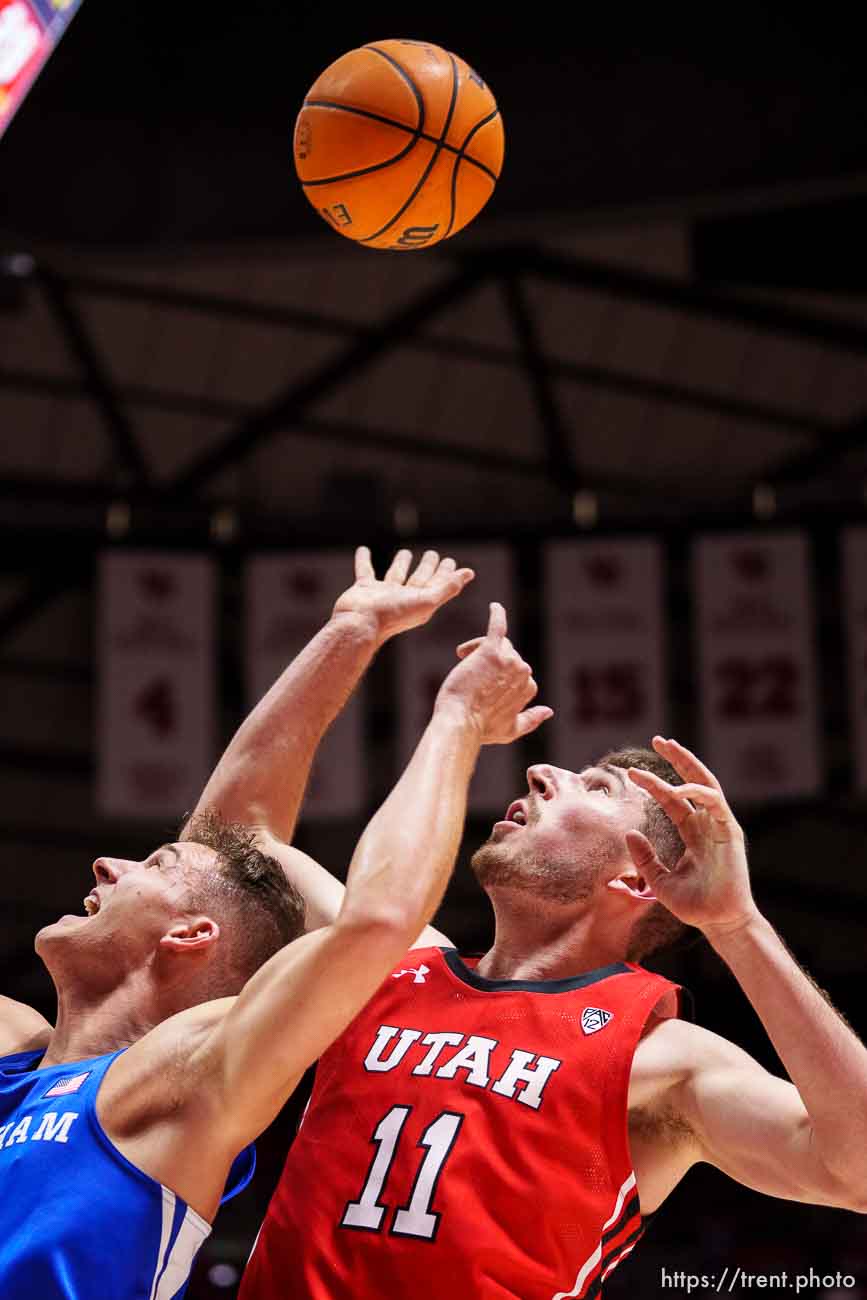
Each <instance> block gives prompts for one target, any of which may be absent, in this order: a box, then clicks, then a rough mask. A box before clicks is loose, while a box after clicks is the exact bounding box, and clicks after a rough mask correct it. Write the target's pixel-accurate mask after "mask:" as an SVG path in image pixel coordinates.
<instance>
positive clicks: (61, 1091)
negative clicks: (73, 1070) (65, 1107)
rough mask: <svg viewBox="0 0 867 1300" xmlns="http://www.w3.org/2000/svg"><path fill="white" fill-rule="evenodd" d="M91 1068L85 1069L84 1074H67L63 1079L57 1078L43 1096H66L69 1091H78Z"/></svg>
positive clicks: (88, 1075) (90, 1072) (89, 1074)
mask: <svg viewBox="0 0 867 1300" xmlns="http://www.w3.org/2000/svg"><path fill="white" fill-rule="evenodd" d="M92 1073H93V1071H92V1070H85V1072H84V1074H68V1075H67V1076H66V1078H65V1079H58V1080H57V1083H55V1084H52V1086H51V1087H50V1088H49V1089H48V1091H47V1092H44V1093H43V1094H42V1095H43V1097H68V1096H69V1094H70V1093H71V1092H78V1090H79V1088H80V1087H81V1085H82V1084H83V1083H84V1081H85V1079H89V1078H90V1076H91V1074H92Z"/></svg>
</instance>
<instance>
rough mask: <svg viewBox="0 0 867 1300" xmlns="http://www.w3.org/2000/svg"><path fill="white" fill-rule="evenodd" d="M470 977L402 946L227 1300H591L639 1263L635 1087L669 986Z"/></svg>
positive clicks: (635, 971)
mask: <svg viewBox="0 0 867 1300" xmlns="http://www.w3.org/2000/svg"><path fill="white" fill-rule="evenodd" d="M476 960H477V959H476ZM474 966H475V960H474V959H466V960H462V959H461V958H460V957H459V956H458V954H457V952H456V951H455V950H454V949H440V948H424V949H416V950H414V951H413V952H411V953H409V954H408V955H407V957H406V959H405V962H404V964H403V965H402V966H401V967H400V968H398V969H397V970H395V971H394V972H393V973H392V975H391V976H390V977H389V978H388V979H387V980H386V981H385V984H384V985H383V986H382V987H381V988H380V989H379V990H378V992H377V993H375V994H374V996H373V997H372V998H371V1000H370V1002H369V1003H368V1004H367V1006H366V1007H365V1008H364V1010H363V1011H362V1012H361V1013H360V1015H358V1016H357V1017H356V1019H355V1020H354V1021H353V1022H352V1024H351V1025H350V1026H349V1028H348V1029H347V1030H346V1032H345V1033H344V1034H343V1035H342V1036H341V1037H340V1038H339V1039H338V1040H337V1042H336V1043H334V1045H333V1046H332V1047H331V1048H329V1050H328V1051H327V1052H326V1053H325V1054H324V1056H323V1057H322V1059H321V1061H320V1062H319V1066H318V1069H317V1072H316V1082H315V1084H314V1088H313V1094H312V1096H311V1098H310V1104H309V1106H308V1109H307V1112H306V1114H305V1116H304V1120H303V1122H302V1124H301V1128H300V1131H299V1133H298V1136H297V1138H296V1140H295V1143H294V1145H293V1147H292V1150H291V1151H290V1153H289V1157H288V1159H287V1161H286V1166H285V1169H284V1170H283V1174H282V1177H281V1180H280V1183H279V1185H278V1187H277V1190H276V1191H275V1193H274V1196H273V1199H272V1201H271V1204H270V1206H269V1208H268V1213H267V1215H266V1218H265V1222H264V1224H263V1226H262V1231H261V1232H260V1234H259V1237H258V1239H257V1242H256V1245H255V1247H254V1250H253V1254H252V1256H251V1258H250V1262H249V1264H248V1266H247V1272H246V1274H245V1276H244V1280H243V1283H242V1285H241V1290H240V1300H301V1298H302V1297H310V1298H311V1300H368V1298H370V1300H373V1297H376V1300H392V1298H393V1300H398V1298H400V1300H405V1298H406V1297H412V1300H443V1297H450V1298H452V1300H471V1298H472V1300H507V1298H512V1300H566V1297H584V1298H585V1300H591V1298H592V1297H594V1296H596V1295H598V1293H599V1291H600V1290H601V1286H602V1282H603V1280H604V1278H605V1276H606V1274H607V1273H609V1272H610V1271H611V1270H612V1269H613V1268H614V1267H615V1265H616V1264H618V1263H619V1262H620V1260H621V1259H623V1258H624V1256H625V1255H627V1254H628V1253H629V1251H630V1250H632V1248H633V1246H634V1245H635V1243H636V1241H637V1239H638V1237H639V1236H640V1235H641V1232H642V1220H641V1214H640V1209H639V1203H638V1195H637V1192H636V1186H635V1175H634V1173H633V1170H632V1163H631V1160H630V1155H629V1143H628V1138H627V1127H626V1126H627V1089H628V1086H629V1072H630V1067H631V1064H632V1057H633V1053H634V1051H635V1048H636V1045H637V1043H638V1040H639V1038H640V1036H641V1032H642V1030H643V1028H644V1026H645V1024H646V1022H647V1019H648V1016H649V1015H650V1013H651V1012H652V1011H653V1010H654V1009H655V1010H657V1012H659V1013H661V1014H664V1015H671V1014H676V1013H677V1006H678V996H677V994H678V989H677V986H676V985H674V984H671V983H670V982H669V981H668V980H666V979H663V978H662V977H661V976H659V975H653V974H651V973H650V972H649V971H645V970H642V968H641V967H640V966H635V965H632V964H631V963H627V962H619V963H617V964H615V965H612V966H605V967H603V968H601V969H599V970H594V971H589V972H588V973H587V974H584V975H579V976H577V977H575V978H574V979H565V980H553V981H536V982H529V981H524V980H487V979H483V978H482V977H481V976H479V975H477V974H476V973H475V971H474Z"/></svg>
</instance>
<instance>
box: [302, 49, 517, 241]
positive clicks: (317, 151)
mask: <svg viewBox="0 0 867 1300" xmlns="http://www.w3.org/2000/svg"><path fill="white" fill-rule="evenodd" d="M294 148H295V169H296V171H297V172H298V179H299V180H300V181H301V184H302V185H303V187H304V193H305V194H306V195H307V197H308V199H309V200H310V202H311V203H312V204H313V206H314V208H316V210H317V212H319V213H320V214H321V215H322V217H323V218H324V219H325V220H326V221H327V222H328V224H329V225H331V226H333V227H334V229H335V230H339V231H340V233H341V235H346V237H347V238H348V239H354V240H356V241H357V242H358V243H359V244H363V245H365V246H366V247H367V248H394V249H401V250H406V249H414V248H430V247H431V245H433V244H438V243H439V242H440V240H441V239H448V237H449V236H450V235H454V234H455V233H456V232H457V231H458V230H460V229H461V228H462V227H463V226H465V225H466V224H467V222H468V221H472V219H473V217H474V216H475V215H476V213H477V212H479V211H481V209H482V208H483V207H484V206H485V204H486V203H487V201H488V199H489V198H490V197H491V195H492V194H493V192H494V186H495V185H496V183H497V178H498V177H499V175H500V168H501V167H502V165H503V122H502V119H501V117H500V114H499V111H498V109H497V104H496V101H495V99H494V97H493V95H492V94H491V92H490V90H489V89H488V87H487V86H486V85H485V83H484V82H483V81H482V79H481V77H480V76H479V75H478V73H476V72H474V71H473V69H472V68H471V67H470V66H469V65H468V64H466V63H464V61H463V59H459V58H458V57H457V55H455V54H449V52H448V50H442V49H440V48H439V46H437V45H428V44H426V43H425V42H424V41H376V42H374V43H373V44H371V45H365V46H363V47H362V48H361V49H359V50H350V51H349V53H348V54H344V55H343V57H342V58H339V59H338V60H337V61H336V63H332V64H331V66H330V67H328V68H326V69H325V71H324V72H323V73H322V75H321V77H319V78H317V80H316V81H314V83H313V85H312V86H311V87H310V91H309V93H308V95H307V98H306V99H305V100H304V104H303V105H302V108H301V112H300V113H299V114H298V121H297V122H296V123H295V144H294Z"/></svg>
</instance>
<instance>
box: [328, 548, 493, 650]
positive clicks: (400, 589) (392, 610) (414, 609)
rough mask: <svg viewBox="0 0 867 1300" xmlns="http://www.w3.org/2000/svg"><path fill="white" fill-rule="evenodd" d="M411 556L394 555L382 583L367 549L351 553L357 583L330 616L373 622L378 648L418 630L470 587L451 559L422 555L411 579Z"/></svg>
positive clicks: (466, 574)
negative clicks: (345, 616) (364, 619)
mask: <svg viewBox="0 0 867 1300" xmlns="http://www.w3.org/2000/svg"><path fill="white" fill-rule="evenodd" d="M411 565H412V552H411V551H407V550H401V551H398V552H397V554H396V555H395V557H394V559H393V560H392V562H391V564H390V566H389V568H388V571H387V573H386V574H385V577H383V578H377V576H376V573H375V571H374V568H373V562H372V561H371V558H370V549H369V548H368V547H367V546H359V547H358V549H357V550H356V552H355V582H354V583H353V585H352V586H351V587H350V588H349V589H348V590H347V591H345V592H344V593H343V595H342V596H340V597H339V598H338V600H337V601H336V602H335V605H334V610H333V616H334V615H340V614H357V615H360V616H362V617H364V618H366V619H369V620H370V621H371V624H372V626H373V629H374V632H375V635H376V638H377V641H378V642H379V644H380V645H381V644H382V643H383V642H384V641H387V640H388V639H389V637H392V636H397V634H398V633H399V632H406V631H408V630H409V629H410V628H412V627H420V626H421V624H422V623H427V621H428V619H429V618H431V616H432V615H433V614H434V613H435V612H436V611H437V610H438V609H439V608H440V606H441V605H445V604H446V603H447V602H448V601H450V600H452V599H453V598H454V597H455V596H457V595H459V594H460V592H462V591H463V589H464V587H466V585H467V583H469V582H472V580H473V578H474V577H475V574H474V573H473V571H472V569H459V568H458V567H457V564H456V563H455V561H454V560H453V559H452V558H451V556H446V557H445V558H444V559H440V557H439V555H438V553H437V552H436V551H425V553H424V555H423V556H422V558H421V560H420V561H419V563H418V565H417V566H416V568H415V569H414V570H413V572H412V573H410V568H411Z"/></svg>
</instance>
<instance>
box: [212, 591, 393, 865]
mask: <svg viewBox="0 0 867 1300" xmlns="http://www.w3.org/2000/svg"><path fill="white" fill-rule="evenodd" d="M378 648H379V641H378V639H377V630H376V626H375V623H374V621H373V620H372V619H369V618H365V617H364V616H363V615H358V614H338V615H336V616H334V617H332V618H331V619H330V620H329V621H328V623H326V624H325V626H324V627H323V628H322V629H321V631H319V632H318V633H317V634H316V636H315V637H314V638H313V640H312V641H310V643H309V644H308V645H307V646H305V648H304V649H303V650H302V651H301V653H300V654H299V655H298V656H297V657H296V658H295V659H293V661H292V663H291V664H290V665H289V667H288V668H287V669H286V670H285V672H283V673H282V675H281V676H280V677H279V678H278V679H277V681H276V682H275V683H274V685H273V686H272V687H271V689H270V690H269V691H268V693H267V694H266V695H265V696H263V698H262V699H261V700H260V701H259V703H258V704H257V705H256V707H255V708H254V709H253V711H252V712H251V713H250V714H249V716H248V717H247V718H246V720H245V721H244V722H243V723H242V724H241V726H240V727H239V729H238V731H237V732H236V733H235V735H234V737H233V739H232V740H231V742H230V743H229V746H228V748H227V749H226V752H225V753H224V754H223V756H222V758H221V759H220V761H219V763H218V764H217V767H216V769H215V771H214V773H213V775H212V776H211V779H210V780H209V781H208V784H207V786H206V787H205V790H204V793H203V794H202V797H201V799H200V800H199V804H198V807H197V809H196V811H197V812H199V811H203V810H204V809H213V810H214V811H216V812H219V814H220V815H221V816H222V817H224V818H225V819H226V820H228V821H240V822H244V823H248V824H253V823H255V824H256V825H260V826H266V827H267V828H268V829H269V830H270V831H272V832H273V833H274V835H276V836H277V837H278V838H280V839H282V840H286V841H288V840H290V839H291V838H292V834H293V832H294V829H295V822H296V820H297V817H298V810H299V808H300V806H301V800H302V798H303V796H304V790H305V787H306V785H307V778H308V776H309V775H310V767H311V764H312V762H313V758H314V755H315V753H316V749H317V747H318V745H319V742H320V741H321V739H322V737H323V735H324V734H325V731H326V730H327V728H328V726H329V725H330V724H331V723H332V722H333V721H334V719H335V718H336V717H337V714H338V713H339V712H340V710H341V709H342V708H343V706H344V704H345V703H346V701H347V700H348V699H349V696H350V695H351V694H352V691H353V690H354V689H355V687H356V685H357V684H358V682H359V681H360V680H361V678H362V676H363V675H364V673H365V671H366V669H367V668H368V666H369V665H370V662H371V660H372V659H373V657H374V655H375V654H376V651H377V649H378Z"/></svg>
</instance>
